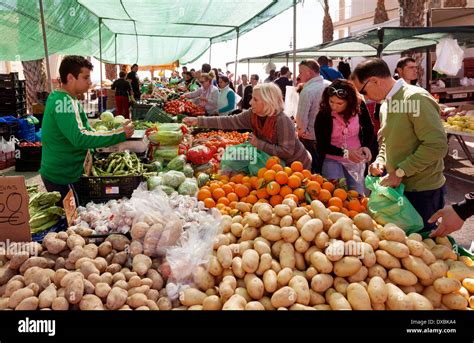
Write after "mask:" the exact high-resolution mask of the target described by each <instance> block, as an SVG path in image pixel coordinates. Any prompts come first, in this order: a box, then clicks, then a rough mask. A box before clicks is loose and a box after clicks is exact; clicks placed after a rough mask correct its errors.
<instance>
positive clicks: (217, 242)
mask: <svg viewBox="0 0 474 343" xmlns="http://www.w3.org/2000/svg"><path fill="white" fill-rule="evenodd" d="M229 244H230V241H229V238H228V237H227V236H226V235H224V234H219V235H217V237H216V238H215V239H214V245H213V249H214V250H217V249H218V248H219V247H220V246H221V245H229Z"/></svg>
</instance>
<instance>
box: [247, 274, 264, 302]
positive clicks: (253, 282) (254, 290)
mask: <svg viewBox="0 0 474 343" xmlns="http://www.w3.org/2000/svg"><path fill="white" fill-rule="evenodd" d="M245 287H246V288H247V292H248V294H249V295H250V297H251V298H252V299H255V300H260V299H261V298H262V297H263V292H264V285H263V282H262V280H260V278H258V277H257V276H256V275H255V274H247V275H245Z"/></svg>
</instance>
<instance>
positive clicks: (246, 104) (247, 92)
mask: <svg viewBox="0 0 474 343" xmlns="http://www.w3.org/2000/svg"><path fill="white" fill-rule="evenodd" d="M259 79H260V78H259V76H258V75H257V74H252V75H251V76H250V85H249V86H247V87H245V89H244V96H243V97H242V110H248V109H249V108H250V107H251V106H250V101H251V100H252V94H253V87H255V86H256V85H258V80H259Z"/></svg>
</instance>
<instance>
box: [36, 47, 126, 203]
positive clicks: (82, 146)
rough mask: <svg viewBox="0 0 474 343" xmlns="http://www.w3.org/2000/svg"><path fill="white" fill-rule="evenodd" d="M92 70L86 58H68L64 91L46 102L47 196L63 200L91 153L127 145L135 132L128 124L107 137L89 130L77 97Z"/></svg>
mask: <svg viewBox="0 0 474 343" xmlns="http://www.w3.org/2000/svg"><path fill="white" fill-rule="evenodd" d="M92 69H93V66H92V64H91V63H90V62H89V61H88V60H87V59H85V58H84V57H81V56H66V57H65V58H64V59H63V60H62V62H61V66H60V67H59V74H60V77H61V83H62V87H61V88H60V89H58V90H56V91H54V92H52V93H51V94H50V95H49V97H48V100H47V102H46V108H45V111H44V119H43V127H42V145H43V151H42V159H41V169H40V174H41V178H42V179H43V183H44V185H45V187H46V189H47V190H48V192H52V191H58V192H60V193H61V195H62V197H63V198H64V196H65V195H66V194H67V192H68V191H69V189H70V185H72V186H74V184H76V183H77V182H78V181H79V179H80V176H81V174H82V172H83V164H84V159H85V157H86V154H87V151H88V149H93V148H101V147H107V146H111V145H114V144H118V143H121V142H124V141H125V140H126V139H127V138H130V137H131V136H132V135H133V132H134V128H133V125H132V124H129V123H127V124H126V125H125V126H124V127H123V128H120V129H117V130H113V131H110V132H106V133H103V132H95V131H94V130H93V129H92V128H91V127H90V125H89V122H88V120H87V116H86V114H85V112H84V109H83V108H82V105H81V103H80V102H79V100H78V99H77V97H78V96H79V95H82V94H83V93H85V92H87V90H88V89H89V88H90V86H91V84H92V83H91V78H90V75H91V70H92Z"/></svg>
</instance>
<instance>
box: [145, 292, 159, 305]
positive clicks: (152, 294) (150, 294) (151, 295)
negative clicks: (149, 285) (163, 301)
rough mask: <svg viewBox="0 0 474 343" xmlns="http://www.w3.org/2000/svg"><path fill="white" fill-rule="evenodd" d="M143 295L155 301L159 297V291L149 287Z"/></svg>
mask: <svg viewBox="0 0 474 343" xmlns="http://www.w3.org/2000/svg"><path fill="white" fill-rule="evenodd" d="M145 295H146V297H147V298H148V299H149V300H152V301H154V302H157V301H158V299H159V297H160V292H158V291H157V290H156V289H150V290H148V292H146V293H145Z"/></svg>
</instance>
